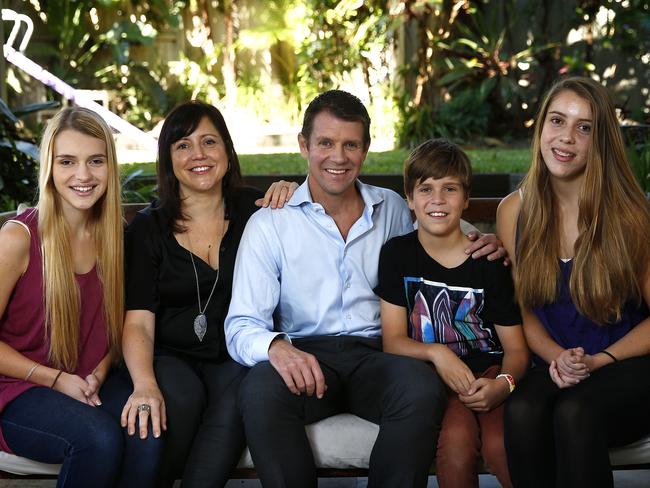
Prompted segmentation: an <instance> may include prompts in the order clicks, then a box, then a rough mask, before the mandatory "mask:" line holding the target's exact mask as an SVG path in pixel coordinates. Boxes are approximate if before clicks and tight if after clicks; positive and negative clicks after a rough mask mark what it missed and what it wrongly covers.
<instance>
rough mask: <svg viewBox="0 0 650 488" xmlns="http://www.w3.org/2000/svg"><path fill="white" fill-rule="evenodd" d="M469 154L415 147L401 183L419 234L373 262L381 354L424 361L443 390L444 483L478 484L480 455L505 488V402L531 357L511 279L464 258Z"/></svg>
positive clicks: (491, 265) (433, 145) (440, 461)
mask: <svg viewBox="0 0 650 488" xmlns="http://www.w3.org/2000/svg"><path fill="white" fill-rule="evenodd" d="M471 177H472V169H471V165H470V162H469V159H468V158H467V155H466V154H465V153H464V152H463V151H462V150H461V149H460V148H459V147H458V146H456V145H455V144H453V143H451V142H449V141H446V140H440V139H437V140H436V139H434V140H430V141H427V142H425V143H424V144H422V145H420V146H419V147H418V148H416V149H415V150H414V151H413V152H412V153H411V155H410V156H409V158H408V159H407V161H406V162H405V164H404V186H405V190H406V195H407V198H408V204H409V207H410V208H411V210H413V211H414V212H415V216H416V218H417V223H418V228H417V230H416V231H414V232H412V233H410V234H407V235H404V236H400V237H395V238H393V239H391V240H390V241H388V242H387V243H386V244H385V245H384V247H383V249H382V252H381V255H380V259H379V285H378V286H377V288H376V289H375V292H376V293H377V295H379V297H380V298H381V323H382V335H383V344H384V350H385V351H386V352H390V353H393V354H401V355H404V356H411V357H415V358H419V359H423V360H425V361H430V362H431V363H432V364H433V366H434V367H435V369H436V371H437V372H438V375H439V376H440V377H441V378H442V380H443V381H444V382H445V384H446V385H447V387H448V406H447V410H446V411H445V416H444V419H443V422H442V428H441V431H440V436H439V439H438V448H437V454H436V472H437V475H438V483H439V484H440V486H441V487H443V488H445V487H450V486H454V487H474V486H478V476H477V473H476V464H477V463H476V462H477V457H478V455H479V453H480V454H482V456H483V460H484V462H485V464H486V466H487V467H488V468H489V469H490V470H491V471H492V473H494V474H495V475H496V476H497V478H498V480H499V482H500V483H501V484H502V486H504V487H510V486H512V485H511V482H510V477H509V475H508V468H507V463H506V457H505V448H504V445H503V401H504V400H505V399H506V398H507V397H508V395H509V394H510V392H511V391H512V390H513V389H514V386H515V381H516V380H518V379H519V378H520V377H521V376H523V375H524V373H525V371H526V369H527V367H528V364H529V354H528V348H527V346H526V342H525V340H524V335H523V332H522V328H521V317H520V315H519V310H518V308H517V306H516V305H515V303H514V300H513V295H514V290H513V284H512V279H511V277H510V273H509V271H508V269H507V268H506V267H504V266H503V264H502V263H501V262H500V261H499V262H496V261H488V260H487V259H486V258H481V259H476V260H475V259H469V256H467V255H466V254H465V252H464V250H465V249H466V247H467V243H468V241H467V237H466V236H465V235H464V234H463V232H462V231H461V229H460V218H461V214H462V213H463V210H464V209H465V208H467V205H468V203H469V190H470V185H471Z"/></svg>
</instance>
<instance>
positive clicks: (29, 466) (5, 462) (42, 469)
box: [0, 451, 61, 475]
mask: <svg viewBox="0 0 650 488" xmlns="http://www.w3.org/2000/svg"><path fill="white" fill-rule="evenodd" d="M60 469H61V465H60V464H45V463H39V462H38V461H32V460H31V459H27V458H24V457H20V456H16V455H15V454H9V453H8V452H4V451H0V471H6V472H7V473H13V474H54V475H56V474H59V470H60Z"/></svg>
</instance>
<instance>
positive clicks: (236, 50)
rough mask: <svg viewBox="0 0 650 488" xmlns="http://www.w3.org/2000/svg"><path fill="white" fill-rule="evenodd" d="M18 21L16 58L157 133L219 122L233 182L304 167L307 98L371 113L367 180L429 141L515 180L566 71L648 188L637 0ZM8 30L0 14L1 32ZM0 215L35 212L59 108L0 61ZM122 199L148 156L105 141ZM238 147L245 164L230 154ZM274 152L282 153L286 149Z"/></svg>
mask: <svg viewBox="0 0 650 488" xmlns="http://www.w3.org/2000/svg"><path fill="white" fill-rule="evenodd" d="M0 5H1V6H2V7H3V8H7V9H12V10H14V11H15V12H18V13H20V14H25V15H27V16H29V18H30V19H32V21H33V24H34V34H33V36H32V38H31V41H30V42H29V44H28V45H27V47H26V49H25V51H24V54H25V56H27V57H28V58H30V59H31V60H33V61H35V62H36V63H37V64H39V65H40V66H42V67H43V68H45V69H46V70H48V71H49V72H51V73H52V74H54V75H55V76H57V77H59V78H61V79H62V80H64V81H65V82H66V83H68V84H70V85H71V86H73V87H74V88H77V89H83V90H89V91H87V92H85V93H86V95H87V96H90V97H93V98H94V99H95V100H96V101H98V102H99V103H100V104H102V105H103V106H105V107H106V108H108V109H110V110H111V111H113V112H114V113H116V114H118V115H119V116H120V117H122V118H124V119H126V120H128V121H129V122H130V123H132V124H133V125H134V126H136V127H138V128H140V129H142V130H144V131H147V132H150V133H151V134H153V135H154V136H155V134H156V131H157V129H159V126H160V121H161V120H162V118H163V117H164V115H165V113H167V112H168V111H169V110H170V109H171V108H172V107H173V106H174V105H176V104H177V103H179V102H182V101H186V100H189V99H193V98H198V99H201V100H204V101H207V102H210V103H213V104H215V105H216V106H218V107H219V108H220V109H221V110H222V111H223V113H224V116H225V118H226V121H227V123H228V126H229V128H230V130H231V132H232V134H233V139H234V140H235V147H236V149H237V151H238V152H239V153H242V154H244V155H243V156H242V158H241V159H242V166H243V172H244V174H305V173H306V164H305V163H304V162H303V161H302V160H301V159H300V158H299V156H298V155H297V154H296V152H297V143H296V134H297V133H298V131H299V128H300V121H301V116H302V112H303V110H304V108H305V107H306V104H307V103H308V102H309V100H311V99H312V98H313V97H314V96H315V95H316V94H317V93H319V92H321V91H323V90H326V89H330V88H342V89H345V90H348V91H351V92H352V93H354V94H356V95H357V96H359V97H360V98H361V99H362V100H363V101H364V102H365V103H366V104H367V106H368V107H369V110H370V114H371V117H372V120H373V124H372V137H373V143H372V145H371V150H373V151H374V152H372V153H371V154H370V156H369V158H368V161H367V163H366V165H365V168H364V172H366V173H389V174H399V173H400V172H401V165H402V162H403V160H404V158H405V156H406V154H407V153H408V149H409V148H411V147H413V146H414V145H415V144H417V143H418V142H421V141H423V140H425V139H427V138H430V137H449V138H451V139H453V140H454V141H456V142H459V143H461V144H462V145H463V147H464V148H466V149H467V150H468V151H469V153H470V156H471V157H472V159H473V162H474V165H475V166H474V167H475V171H476V172H479V173H522V172H525V171H526V169H527V167H528V161H529V158H530V153H529V150H528V140H529V137H530V134H531V130H532V129H531V127H532V124H533V121H534V117H535V112H536V110H537V107H538V103H539V101H540V98H541V97H542V95H543V93H544V92H545V91H546V90H547V89H548V88H549V87H550V85H551V84H552V83H553V81H554V80H556V79H557V78H558V76H560V75H563V74H580V75H588V76H591V77H593V78H595V79H597V80H599V81H600V82H602V83H603V84H605V85H606V86H607V87H608V88H609V89H610V90H611V91H612V92H613V93H614V95H615V99H616V103H617V107H618V109H619V115H620V119H621V124H622V125H623V126H625V127H627V128H626V129H625V133H626V135H627V139H628V142H629V149H630V157H631V160H632V162H633V164H634V165H635V169H636V172H637V176H638V178H639V181H640V182H641V183H642V185H643V186H644V188H645V191H646V192H649V191H650V140H649V138H648V133H649V130H648V124H650V84H649V81H650V2H648V1H647V0H475V1H470V0H404V1H399V0H369V1H358V0H341V1H334V0H324V1H315V0H184V1H178V0H145V1H136V0H97V1H87V0H78V1H71V0H49V1H48V0H0ZM10 29H11V23H9V22H3V23H2V30H3V32H0V35H1V36H2V37H3V38H4V39H5V40H6V39H7V38H8V36H9V34H10ZM0 98H2V103H0V109H1V110H0V115H1V116H2V118H1V124H0V192H1V193H0V210H9V209H13V208H15V207H16V205H17V203H18V202H33V201H34V196H35V195H34V190H35V187H36V177H35V170H36V161H35V155H36V153H35V149H36V147H35V146H34V144H37V143H38V136H39V134H40V132H41V131H42V127H43V124H44V122H45V121H46V120H47V118H48V117H49V116H51V115H52V113H53V112H55V111H56V110H57V108H58V107H60V106H62V105H65V104H66V103H67V102H66V100H64V99H62V97H61V96H60V95H59V94H58V93H56V92H55V91H53V90H51V89H49V88H47V87H46V86H45V85H43V84H42V83H41V82H39V81H37V80H35V79H33V78H31V77H30V76H29V75H27V74H25V73H24V72H23V71H21V70H20V69H18V68H16V67H15V66H13V65H12V64H10V63H6V62H4V63H1V62H0ZM117 140H118V145H119V147H120V148H121V150H122V151H121V152H120V159H121V162H125V163H126V162H128V161H140V162H141V163H142V162H144V163H145V164H135V165H132V164H124V165H123V166H122V167H123V174H124V179H125V197H126V198H127V199H128V200H139V201H142V200H145V201H146V200H148V199H150V198H151V197H152V195H153V192H154V190H155V185H154V182H153V181H152V179H151V178H147V175H151V174H152V173H153V172H154V168H153V165H152V164H151V162H152V161H153V160H154V159H155V154H152V153H147V152H146V151H142V150H141V149H142V148H141V147H139V146H138V141H137V140H135V141H134V140H129V139H128V138H127V137H125V136H124V134H117ZM245 153H248V154H245ZM288 153H289V154H288Z"/></svg>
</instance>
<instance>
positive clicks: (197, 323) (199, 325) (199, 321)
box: [187, 202, 226, 341]
mask: <svg viewBox="0 0 650 488" xmlns="http://www.w3.org/2000/svg"><path fill="white" fill-rule="evenodd" d="M222 207H223V208H224V214H223V220H222V221H221V229H220V232H219V234H218V237H219V238H220V239H223V233H224V229H225V227H226V212H225V205H224V203H223V202H222ZM187 242H188V247H189V249H188V250H187V251H188V252H189V253H190V261H191V262H192V269H193V270H194V278H195V280H196V298H197V300H198V306H199V314H198V315H197V316H196V318H195V319H194V333H195V334H196V335H197V337H198V338H199V341H203V336H204V335H205V333H206V331H207V325H208V324H207V319H206V317H205V311H206V310H207V309H208V305H209V304H210V300H211V299H212V295H213V294H214V290H216V288H217V283H218V282H219V268H217V277H216V278H215V280H214V283H213V284H212V290H210V295H209V296H208V299H207V301H206V302H205V307H203V309H202V310H201V288H200V286H199V273H198V272H197V270H196V264H195V263H194V254H193V253H192V239H191V238H190V235H189V233H188V234H187ZM218 252H219V251H218V250H217V253H218ZM209 260H210V247H208V261H209Z"/></svg>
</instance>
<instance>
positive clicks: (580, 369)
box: [555, 347, 589, 384]
mask: <svg viewBox="0 0 650 488" xmlns="http://www.w3.org/2000/svg"><path fill="white" fill-rule="evenodd" d="M555 364H556V368H557V370H558V372H559V373H560V374H561V375H562V377H563V378H572V379H575V380H577V381H576V382H575V383H576V384H577V383H578V382H580V381H582V380H584V379H585V378H587V377H588V376H589V368H588V367H587V364H586V363H585V350H584V349H583V348H581V347H573V348H570V349H565V350H563V351H562V352H561V353H560V354H559V355H558V356H557V357H556V358H555Z"/></svg>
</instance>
